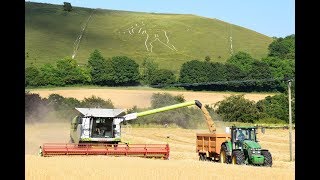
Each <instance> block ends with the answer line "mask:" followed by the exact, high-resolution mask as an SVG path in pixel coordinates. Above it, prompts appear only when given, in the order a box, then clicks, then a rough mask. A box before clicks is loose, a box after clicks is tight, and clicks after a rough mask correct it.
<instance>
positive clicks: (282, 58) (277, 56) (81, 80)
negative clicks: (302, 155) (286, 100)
mask: <svg viewBox="0 0 320 180" xmlns="http://www.w3.org/2000/svg"><path fill="white" fill-rule="evenodd" d="M268 50H269V53H268V56H267V57H264V58H262V59H260V60H257V59H254V58H253V57H252V56H251V55H250V54H248V53H246V52H241V51H240V52H237V53H236V54H234V55H232V56H231V57H230V58H229V59H227V61H226V62H225V63H219V62H212V61H211V59H210V57H209V56H206V57H205V59H204V60H197V59H195V60H190V61H187V62H185V63H184V64H182V66H181V68H180V73H179V75H178V77H176V75H175V74H174V72H173V71H171V70H167V69H161V68H159V65H158V64H157V63H156V62H155V61H153V60H152V59H148V58H146V59H144V60H143V62H142V64H141V66H139V64H137V63H136V61H135V60H133V59H131V58H129V57H126V56H115V57H111V58H107V59H106V58H104V57H103V56H102V54H101V53H100V51H99V50H94V51H93V52H92V53H91V54H90V57H89V58H88V63H87V64H86V65H79V64H77V62H76V60H75V59H72V58H71V57H66V58H63V59H61V60H58V61H57V62H56V64H55V65H53V64H44V65H42V66H37V65H31V66H29V67H27V68H26V69H25V75H26V78H25V86H26V87H39V86H67V85H99V86H135V85H149V86H155V87H157V85H162V87H163V86H165V87H166V86H171V85H174V84H177V83H180V84H183V85H184V86H183V87H184V88H186V89H192V90H229V91H243V92H245V91H280V92H284V91H285V89H286V84H285V83H284V82H283V81H282V80H283V79H286V78H287V79H290V78H294V76H295V35H290V36H287V37H285V38H275V40H274V41H273V42H272V43H271V44H270V45H269V48H268Z"/></svg>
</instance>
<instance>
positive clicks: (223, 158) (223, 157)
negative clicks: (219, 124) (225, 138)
mask: <svg viewBox="0 0 320 180" xmlns="http://www.w3.org/2000/svg"><path fill="white" fill-rule="evenodd" d="M226 151H227V147H226V145H225V144H222V145H221V149H220V162H221V163H227V154H226Z"/></svg>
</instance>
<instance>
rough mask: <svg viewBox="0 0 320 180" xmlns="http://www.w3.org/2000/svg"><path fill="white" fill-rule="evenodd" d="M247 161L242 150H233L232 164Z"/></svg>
mask: <svg viewBox="0 0 320 180" xmlns="http://www.w3.org/2000/svg"><path fill="white" fill-rule="evenodd" d="M244 161H245V156H244V153H243V152H242V151H233V152H232V160H231V162H232V164H238V165H241V164H244Z"/></svg>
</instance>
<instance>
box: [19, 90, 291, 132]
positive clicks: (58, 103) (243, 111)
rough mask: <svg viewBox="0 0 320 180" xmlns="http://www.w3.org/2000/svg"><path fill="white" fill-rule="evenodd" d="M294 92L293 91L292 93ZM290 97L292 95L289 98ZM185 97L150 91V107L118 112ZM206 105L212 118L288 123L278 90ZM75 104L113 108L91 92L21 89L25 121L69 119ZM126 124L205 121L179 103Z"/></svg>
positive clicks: (184, 125) (188, 124)
mask: <svg viewBox="0 0 320 180" xmlns="http://www.w3.org/2000/svg"><path fill="white" fill-rule="evenodd" d="M293 95H294V94H293ZM293 99H294V98H293ZM185 101H186V100H185V99H184V97H183V95H176V96H174V95H171V94H169V93H154V94H153V95H152V97H151V107H149V108H137V107H136V106H133V107H132V108H130V109H127V110H126V112H124V113H122V114H121V115H125V114H129V113H133V112H142V111H146V110H150V109H156V108H160V107H164V106H169V105H173V104H178V103H183V102H185ZM214 106H215V107H216V109H214V107H210V106H208V105H206V108H207V110H208V112H209V113H210V115H211V116H212V118H213V119H214V121H228V122H245V123H257V124H260V123H272V124H277V123H282V124H284V123H288V111H289V110H288V109H289V107H288V97H287V94H285V93H281V94H278V95H275V96H267V97H266V98H264V99H262V100H260V101H258V102H254V101H250V100H248V99H245V98H244V96H243V95H232V96H229V97H227V98H225V99H224V100H222V101H219V102H218V103H216V104H215V105H214ZM75 107H84V108H108V109H112V108H115V107H114V105H113V102H112V101H111V100H110V99H108V100H104V99H102V98H100V97H96V96H91V97H89V98H84V100H82V101H79V100H77V99H75V98H65V97H63V96H61V95H58V94H50V95H49V97H48V98H41V97H40V96H39V94H33V93H29V92H26V93H25V114H26V115H25V116H26V119H25V121H26V122H37V121H43V120H44V119H46V118H47V116H50V113H51V114H54V115H55V116H56V118H60V119H69V120H70V121H71V119H72V118H73V117H74V116H75V115H77V114H78V112H77V111H76V110H75ZM292 107H293V111H292V118H293V123H295V108H294V107H295V106H294V101H293V104H292ZM130 124H136V125H142V126H144V125H149V124H159V125H165V124H175V125H177V126H179V127H182V128H198V127H199V126H201V125H203V124H205V121H204V116H203V114H202V112H201V110H199V109H198V108H197V107H195V106H194V107H193V108H191V107H190V108H189V107H183V108H178V109H175V110H169V111H165V112H161V113H156V114H152V115H148V116H143V117H139V118H138V119H136V120H134V121H130Z"/></svg>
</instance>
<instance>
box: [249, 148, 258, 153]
mask: <svg viewBox="0 0 320 180" xmlns="http://www.w3.org/2000/svg"><path fill="white" fill-rule="evenodd" d="M251 152H252V154H260V150H259V149H253V148H252V149H251Z"/></svg>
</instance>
